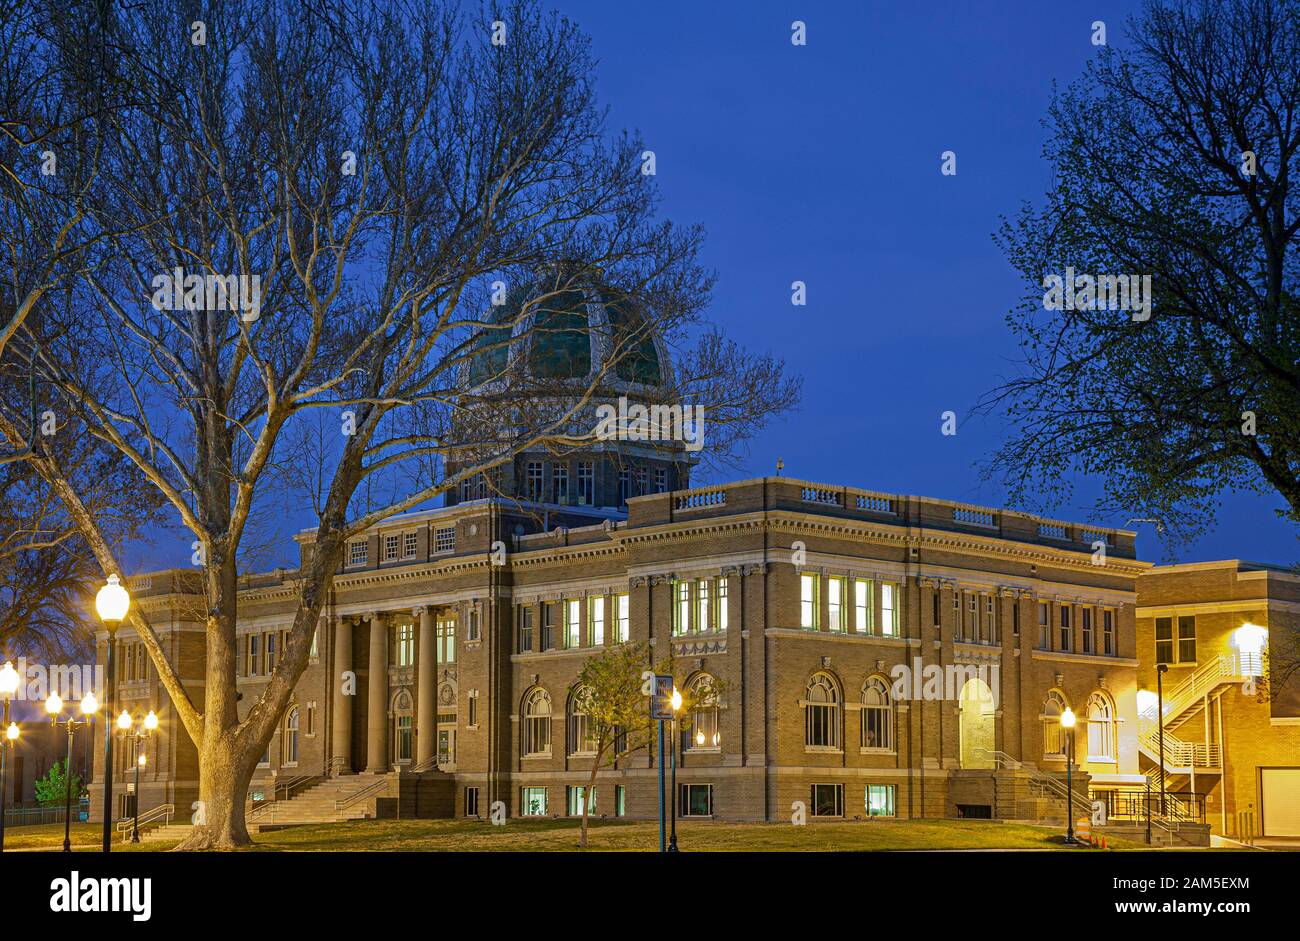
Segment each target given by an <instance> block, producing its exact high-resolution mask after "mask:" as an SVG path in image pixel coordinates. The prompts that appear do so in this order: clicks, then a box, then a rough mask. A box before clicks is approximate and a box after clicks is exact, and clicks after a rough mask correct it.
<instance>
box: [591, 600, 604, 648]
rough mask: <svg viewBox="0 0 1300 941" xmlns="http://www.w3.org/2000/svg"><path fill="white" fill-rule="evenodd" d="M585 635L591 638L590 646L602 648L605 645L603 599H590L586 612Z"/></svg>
mask: <svg viewBox="0 0 1300 941" xmlns="http://www.w3.org/2000/svg"><path fill="white" fill-rule="evenodd" d="M587 625H588V629H587V635H588V636H589V637H590V638H591V646H593V647H603V646H604V645H605V599H604V598H603V597H600V596H598V597H595V598H592V599H590V608H589V610H588V611H587Z"/></svg>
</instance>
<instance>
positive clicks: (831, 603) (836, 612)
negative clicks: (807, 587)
mask: <svg viewBox="0 0 1300 941" xmlns="http://www.w3.org/2000/svg"><path fill="white" fill-rule="evenodd" d="M826 613H827V617H828V618H829V620H830V623H829V624H828V627H829V628H830V629H831V630H832V631H835V632H836V633H839V632H840V631H843V630H844V618H845V615H846V614H847V613H848V612H847V611H846V609H845V607H844V579H842V578H830V579H828V580H827V582H826Z"/></svg>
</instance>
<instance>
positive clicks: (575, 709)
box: [569, 688, 600, 755]
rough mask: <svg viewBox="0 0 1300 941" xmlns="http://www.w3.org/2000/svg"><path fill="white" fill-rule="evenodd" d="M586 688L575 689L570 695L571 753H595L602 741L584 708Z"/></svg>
mask: <svg viewBox="0 0 1300 941" xmlns="http://www.w3.org/2000/svg"><path fill="white" fill-rule="evenodd" d="M586 695H587V692H586V690H585V689H582V688H579V689H577V690H574V692H573V695H572V696H570V697H569V754H570V755H594V754H596V749H597V747H599V745H600V743H599V742H598V741H597V740H596V739H597V733H596V727H595V723H594V722H592V721H591V717H590V716H588V715H587V713H586V711H585V710H584V708H583V705H582V704H583V701H584V697H585V696H586Z"/></svg>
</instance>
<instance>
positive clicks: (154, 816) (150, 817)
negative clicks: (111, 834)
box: [117, 804, 176, 843]
mask: <svg viewBox="0 0 1300 941" xmlns="http://www.w3.org/2000/svg"><path fill="white" fill-rule="evenodd" d="M175 813H176V805H175V804H159V805H158V806H157V807H154V808H152V809H150V810H146V811H145V812H144V813H142V814H141V815H140V819H139V824H140V826H141V827H144V826H146V825H149V824H158V825H159V826H163V827H165V826H167V824H169V823H171V821H172V816H173V815H174V814H175ZM159 821H161V823H159ZM135 825H136V818H135V817H128V818H127V819H126V820H119V821H118V822H117V832H118V833H120V834H122V842H123V843H125V842H127V841H128V840H130V839H131V832H132V831H133V830H134V829H135Z"/></svg>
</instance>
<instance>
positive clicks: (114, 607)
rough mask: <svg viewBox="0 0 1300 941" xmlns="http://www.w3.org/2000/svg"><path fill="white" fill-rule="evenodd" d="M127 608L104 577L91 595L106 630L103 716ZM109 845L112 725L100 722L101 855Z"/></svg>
mask: <svg viewBox="0 0 1300 941" xmlns="http://www.w3.org/2000/svg"><path fill="white" fill-rule="evenodd" d="M130 606H131V596H130V595H129V594H127V591H126V589H125V588H123V587H122V585H121V583H120V582H119V581H118V577H117V576H116V575H110V576H108V582H107V584H105V585H104V587H103V588H101V589H100V590H99V594H97V595H95V610H96V611H98V612H99V619H100V620H101V621H103V622H104V628H105V630H107V631H108V657H107V659H106V663H105V666H106V668H107V670H108V678H107V680H106V682H105V684H104V689H105V697H104V714H105V715H106V716H111V715H112V714H113V692H114V681H115V679H116V676H115V673H116V671H117V657H116V654H117V629H118V628H119V627H121V626H122V620H123V619H124V618H125V617H126V612H127V609H128V608H130ZM112 846H113V723H112V722H105V723H104V852H105V853H107V852H110V850H111V849H112Z"/></svg>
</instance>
